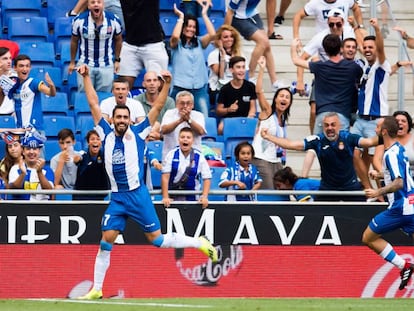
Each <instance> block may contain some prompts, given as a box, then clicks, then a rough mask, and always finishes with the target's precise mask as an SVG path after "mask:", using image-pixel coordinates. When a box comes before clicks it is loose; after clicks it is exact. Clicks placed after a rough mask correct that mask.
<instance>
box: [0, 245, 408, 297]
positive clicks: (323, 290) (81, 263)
mask: <svg viewBox="0 0 414 311" xmlns="http://www.w3.org/2000/svg"><path fill="white" fill-rule="evenodd" d="M218 249H219V254H220V261H219V262H218V263H217V264H212V263H211V261H209V260H206V258H205V257H204V256H203V255H202V254H201V253H199V252H198V251H197V250H194V249H186V250H178V251H176V250H173V249H158V248H155V247H153V246H149V245H148V246H143V245H116V246H115V247H114V250H113V252H112V256H111V266H110V268H109V270H108V273H107V277H106V280H105V286H104V296H105V298H109V297H112V296H117V297H126V298H131V297H134V298H140V297H414V286H413V283H411V284H409V285H408V286H407V288H406V289H405V290H403V291H399V290H398V285H399V282H400V279H399V271H398V269H396V268H394V267H393V266H392V265H391V264H389V263H386V262H385V261H384V260H382V259H381V258H380V257H379V256H377V255H376V254H374V253H373V252H372V251H371V250H369V249H368V248H367V247H363V246H242V245H226V246H222V247H221V246H218ZM395 249H396V251H398V252H399V253H400V254H402V255H403V257H404V258H407V259H410V260H411V261H412V262H414V258H413V256H412V255H410V253H412V251H413V248H412V247H407V246H398V247H396V248H395ZM97 250H98V245H47V244H43V245H22V244H15V245H0V279H1V280H2V283H1V285H0V298H66V297H69V298H75V297H77V296H79V295H82V294H84V293H86V292H87V291H88V290H89V287H90V286H91V285H92V282H91V280H92V279H93V265H94V259H95V255H96V252H97Z"/></svg>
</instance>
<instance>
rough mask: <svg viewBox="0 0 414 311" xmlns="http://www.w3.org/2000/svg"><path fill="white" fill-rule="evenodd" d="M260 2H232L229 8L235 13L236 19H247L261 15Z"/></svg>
mask: <svg viewBox="0 0 414 311" xmlns="http://www.w3.org/2000/svg"><path fill="white" fill-rule="evenodd" d="M259 2H260V0H230V2H229V7H230V9H232V10H233V11H234V13H235V14H234V15H235V16H236V18H240V19H247V18H250V17H253V16H255V15H256V14H259V11H258V10H257V5H258V4H259Z"/></svg>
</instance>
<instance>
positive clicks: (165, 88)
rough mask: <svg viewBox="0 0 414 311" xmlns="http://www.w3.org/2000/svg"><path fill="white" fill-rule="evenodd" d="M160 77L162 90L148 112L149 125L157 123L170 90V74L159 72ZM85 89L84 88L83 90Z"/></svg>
mask: <svg viewBox="0 0 414 311" xmlns="http://www.w3.org/2000/svg"><path fill="white" fill-rule="evenodd" d="M161 77H162V80H163V81H164V82H163V85H162V89H161V92H160V94H159V95H158V97H157V99H156V100H155V102H154V105H153V106H152V108H151V110H150V111H149V112H148V115H147V117H148V120H149V122H150V124H151V125H153V124H154V123H155V121H157V118H158V116H159V114H160V112H161V109H162V107H164V104H165V102H166V100H167V96H168V92H169V90H170V85H171V80H172V76H171V73H170V72H169V71H167V70H165V71H162V72H161ZM85 89H86V88H85Z"/></svg>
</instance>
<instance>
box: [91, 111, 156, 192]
mask: <svg viewBox="0 0 414 311" xmlns="http://www.w3.org/2000/svg"><path fill="white" fill-rule="evenodd" d="M150 129H151V125H150V123H149V120H148V118H145V119H144V120H143V121H142V122H140V123H138V124H134V125H131V126H129V128H128V129H127V130H126V132H125V133H124V135H123V136H116V135H115V132H114V130H113V129H112V128H111V126H110V124H109V123H108V122H107V121H106V120H105V119H104V118H102V119H101V120H100V121H99V123H98V125H97V130H98V132H99V133H100V136H101V139H102V143H103V147H104V157H105V169H106V172H107V174H108V176H109V181H110V183H111V189H112V191H113V192H125V191H131V190H134V189H137V188H138V187H139V186H141V184H142V183H143V174H144V149H145V146H146V145H145V138H146V137H147V136H148V134H149V132H150Z"/></svg>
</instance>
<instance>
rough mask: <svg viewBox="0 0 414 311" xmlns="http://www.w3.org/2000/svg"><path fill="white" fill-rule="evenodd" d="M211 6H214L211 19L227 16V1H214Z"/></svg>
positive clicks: (211, 9)
mask: <svg viewBox="0 0 414 311" xmlns="http://www.w3.org/2000/svg"><path fill="white" fill-rule="evenodd" d="M211 4H212V5H213V6H212V7H211V8H210V19H211V18H213V17H224V16H226V0H212V1H211Z"/></svg>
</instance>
